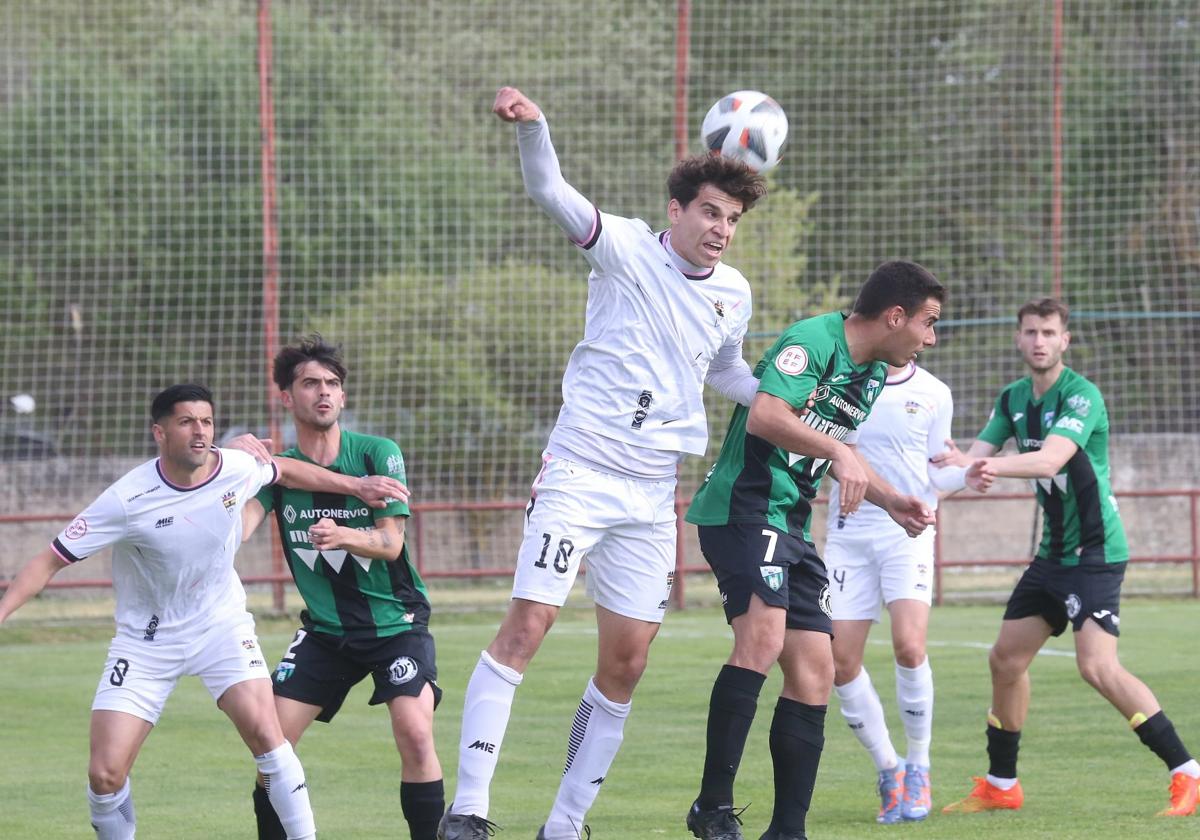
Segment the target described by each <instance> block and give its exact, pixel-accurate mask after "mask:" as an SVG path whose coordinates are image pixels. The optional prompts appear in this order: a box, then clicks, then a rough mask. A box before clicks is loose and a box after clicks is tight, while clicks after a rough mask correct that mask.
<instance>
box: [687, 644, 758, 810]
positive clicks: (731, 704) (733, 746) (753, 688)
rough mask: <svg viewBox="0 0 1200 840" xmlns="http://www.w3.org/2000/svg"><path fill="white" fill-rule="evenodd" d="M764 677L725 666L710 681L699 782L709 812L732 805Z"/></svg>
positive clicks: (701, 803)
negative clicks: (706, 732) (701, 774)
mask: <svg viewBox="0 0 1200 840" xmlns="http://www.w3.org/2000/svg"><path fill="white" fill-rule="evenodd" d="M766 679H767V678H766V676H764V675H763V674H760V673H758V672H757V671H751V670H749V669H746V668H737V667H735V666H733V665H726V666H724V667H723V668H721V673H719V674H718V675H717V679H716V681H714V682H713V688H712V696H711V697H710V698H709V701H708V736H707V749H706V751H705V754H704V777H703V778H702V779H701V781H700V796H699V798H698V801H699V803H700V807H701V808H704V809H705V810H711V809H713V808H716V807H718V806H721V805H732V804H733V780H734V778H735V777H736V776H737V771H738V765H739V764H741V762H742V751H743V750H744V749H745V748H746V738H747V737H748V736H749V735H750V725H751V724H752V723H754V712H755V711H756V710H757V709H758V693H759V692H760V691H761V690H762V686H763V683H764V682H765V681H766Z"/></svg>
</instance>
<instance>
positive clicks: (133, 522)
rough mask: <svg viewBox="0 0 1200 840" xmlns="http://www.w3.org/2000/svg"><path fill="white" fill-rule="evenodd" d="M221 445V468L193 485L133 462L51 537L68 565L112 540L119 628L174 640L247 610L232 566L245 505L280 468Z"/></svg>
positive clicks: (148, 464)
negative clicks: (94, 499) (133, 466)
mask: <svg viewBox="0 0 1200 840" xmlns="http://www.w3.org/2000/svg"><path fill="white" fill-rule="evenodd" d="M215 451H216V453H217V456H218V458H219V460H218V462H217V468H216V469H215V470H214V471H213V473H212V475H211V476H209V478H208V479H207V480H206V481H204V482H203V483H201V484H198V485H196V486H195V487H179V486H176V485H174V484H172V483H171V482H170V481H168V480H167V479H166V477H165V476H164V475H163V473H162V471H161V470H160V469H159V463H158V459H157V458H155V459H154V460H153V461H147V462H146V463H144V464H142V465H141V466H139V467H135V468H134V469H132V470H130V471H129V472H128V473H126V474H125V475H124V476H122V477H121V478H119V479H117V481H116V482H115V483H113V484H112V486H110V487H109V488H108V489H107V490H105V491H104V492H103V493H101V494H100V496H99V497H98V498H97V499H96V501H94V502H92V504H91V505H89V506H88V508H87V509H86V510H85V511H83V513H81V514H79V516H77V517H75V519H74V521H72V522H71V524H70V525H68V526H67V527H66V528H64V529H63V530H62V532H61V533H60V534H59V535H58V536H57V537H56V538H55V539H54V542H53V543H52V547H53V549H54V551H55V552H56V553H57V554H58V556H59V557H61V558H62V559H63V561H64V562H67V563H78V562H79V561H81V560H83V559H85V558H87V557H89V556H90V555H92V554H95V553H96V552H98V551H100V550H101V549H104V548H108V547H109V546H112V550H113V553H112V575H113V591H114V592H115V594H116V599H117V609H116V623H117V633H118V635H124V636H134V637H137V638H139V639H142V640H144V641H147V642H151V641H161V642H176V641H180V640H183V639H187V638H193V637H195V636H196V635H198V633H199V632H200V631H202V630H203V629H204V628H206V627H208V626H209V625H210V624H212V623H214V622H216V621H219V620H221V619H223V618H225V617H226V616H229V615H234V614H239V613H242V612H244V611H245V609H246V592H245V590H244V589H242V583H241V581H240V580H239V579H238V576H237V572H235V571H234V568H233V557H234V554H235V553H236V552H237V549H238V546H239V545H241V542H242V508H243V507H244V506H245V505H246V502H248V501H249V500H250V499H253V498H254V494H255V493H257V492H258V491H259V490H260V489H261V488H262V487H264V486H266V485H268V484H272V483H274V481H275V479H276V478H277V477H278V472H277V471H276V469H275V464H274V463H273V462H272V463H267V464H260V463H258V462H257V461H256V460H255V459H254V458H253V456H251V455H248V454H247V453H245V452H241V451H239V450H235V449H217V450H215Z"/></svg>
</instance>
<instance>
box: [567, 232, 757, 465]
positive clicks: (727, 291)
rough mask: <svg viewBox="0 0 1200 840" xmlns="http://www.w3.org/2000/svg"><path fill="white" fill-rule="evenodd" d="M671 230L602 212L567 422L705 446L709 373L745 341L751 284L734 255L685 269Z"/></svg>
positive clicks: (699, 450) (629, 436)
mask: <svg viewBox="0 0 1200 840" xmlns="http://www.w3.org/2000/svg"><path fill="white" fill-rule="evenodd" d="M668 236H669V234H668V233H667V232H663V233H660V234H655V233H654V232H653V231H652V230H651V229H650V227H649V226H648V225H647V224H646V223H645V222H643V221H642V220H641V219H627V218H623V217H620V216H613V215H610V214H608V213H602V212H599V211H597V221H596V227H595V231H594V232H593V234H592V236H591V238H590V239H589V240H588V241H587V242H583V243H581V245H580V247H581V248H583V250H584V253H585V254H586V256H587V260H588V262H589V263H590V264H591V266H592V272H591V274H590V275H589V277H588V300H587V320H586V323H585V325H584V335H583V340H582V341H580V342H579V344H577V345H576V346H575V349H574V350H573V351H572V353H571V358H570V360H569V361H568V362H567V369H566V372H565V373H564V374H563V384H562V392H563V406H562V410H561V411H560V412H559V415H558V425H560V426H567V427H572V428H576V429H583V430H585V431H589V432H594V433H596V434H598V435H601V436H603V437H606V438H609V439H613V440H617V441H621V442H623V443H627V444H631V445H633V446H638V447H644V448H646V449H656V450H662V451H667V452H686V453H690V454H693V455H703V454H704V452H705V449H706V447H707V444H708V420H707V417H706V416H705V411H704V393H703V390H704V378H705V376H707V375H708V371H709V366H710V364H711V363H712V362H713V360H714V359H715V358H716V357H717V355H718V353H719V352H720V351H721V348H722V347H724V346H726V345H734V346H738V347H740V343H741V340H742V338H743V336H744V335H745V334H746V327H747V324H748V323H749V321H750V284H749V283H747V282H746V278H745V277H743V276H742V274H741V272H739V271H738V270H737V269H735V268H731V267H730V266H727V265H725V264H724V263H718V264H717V265H716V266H715V267H714V268H713V269H711V270H709V271H707V272H705V273H704V274H699V275H691V274H685V273H683V272H682V271H681V270H680V269H679V268H677V267H676V266H675V263H674V261H673V259H672V254H671V252H670V251H669V250H668V245H667V240H666V237H668ZM738 359H739V360H740V354H739V355H738Z"/></svg>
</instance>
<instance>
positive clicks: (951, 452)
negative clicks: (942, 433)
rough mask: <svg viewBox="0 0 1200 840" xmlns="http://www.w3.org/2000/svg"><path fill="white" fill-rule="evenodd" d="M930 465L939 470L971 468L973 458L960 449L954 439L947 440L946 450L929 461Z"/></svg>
mask: <svg viewBox="0 0 1200 840" xmlns="http://www.w3.org/2000/svg"><path fill="white" fill-rule="evenodd" d="M929 463H931V464H933V465H934V466H935V467H937V468H938V469H941V468H942V467H969V466H971V457H970V456H969V455H967V453H966V452H963V451H962V450H961V449H959V448H958V444H956V443H955V442H954V440H953V438H946V449H945V451H944V452H939V453H938V454H937V455H934V456H933V457H932V458H930V459H929Z"/></svg>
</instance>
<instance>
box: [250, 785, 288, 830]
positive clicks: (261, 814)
mask: <svg viewBox="0 0 1200 840" xmlns="http://www.w3.org/2000/svg"><path fill="white" fill-rule="evenodd" d="M254 821H255V822H256V823H258V840H287V832H286V831H284V830H283V824H282V823H280V822H279V815H278V814H276V813H275V809H274V808H273V807H272V806H271V800H270V799H269V798H268V797H267V789H266V788H264V787H263V786H262V785H255V786H254Z"/></svg>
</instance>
